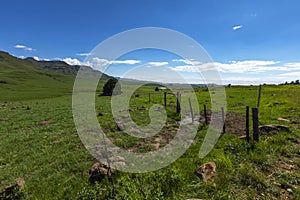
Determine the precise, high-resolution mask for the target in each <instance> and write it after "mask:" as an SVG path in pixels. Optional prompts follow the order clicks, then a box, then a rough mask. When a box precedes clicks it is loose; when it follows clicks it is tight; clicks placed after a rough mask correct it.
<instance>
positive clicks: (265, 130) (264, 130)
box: [258, 124, 290, 135]
mask: <svg viewBox="0 0 300 200" xmlns="http://www.w3.org/2000/svg"><path fill="white" fill-rule="evenodd" d="M258 129H259V132H260V134H261V135H268V134H276V133H278V132H281V131H285V132H289V131H290V129H289V127H288V126H284V125H279V124H270V125H262V126H259V127H258Z"/></svg>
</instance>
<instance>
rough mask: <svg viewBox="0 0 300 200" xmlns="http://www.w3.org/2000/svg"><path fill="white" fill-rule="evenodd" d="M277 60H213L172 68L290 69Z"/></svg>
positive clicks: (197, 70)
mask: <svg viewBox="0 0 300 200" xmlns="http://www.w3.org/2000/svg"><path fill="white" fill-rule="evenodd" d="M278 63H279V62H276V61H261V60H246V61H231V62H229V63H220V62H211V63H205V64H200V65H182V66H176V67H171V69H172V70H175V71H182V72H200V71H208V70H217V71H219V72H223V73H252V74H256V73H261V72H269V71H288V70H290V67H288V66H284V65H283V66H277V65H276V64H278Z"/></svg>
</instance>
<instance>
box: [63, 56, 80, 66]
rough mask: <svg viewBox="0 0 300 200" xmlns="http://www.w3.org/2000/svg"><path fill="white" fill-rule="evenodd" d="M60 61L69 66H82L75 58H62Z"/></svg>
mask: <svg viewBox="0 0 300 200" xmlns="http://www.w3.org/2000/svg"><path fill="white" fill-rule="evenodd" d="M62 61H64V62H66V63H67V64H69V65H82V63H83V62H81V61H80V60H78V59H76V58H64V59H62Z"/></svg>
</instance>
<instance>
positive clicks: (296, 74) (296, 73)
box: [280, 71, 300, 78]
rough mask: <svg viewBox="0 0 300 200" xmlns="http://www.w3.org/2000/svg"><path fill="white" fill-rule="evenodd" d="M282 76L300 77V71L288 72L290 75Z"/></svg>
mask: <svg viewBox="0 0 300 200" xmlns="http://www.w3.org/2000/svg"><path fill="white" fill-rule="evenodd" d="M280 76H285V77H298V78H299V77H300V71H299V72H288V73H283V74H280Z"/></svg>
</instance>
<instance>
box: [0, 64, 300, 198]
mask: <svg viewBox="0 0 300 200" xmlns="http://www.w3.org/2000/svg"><path fill="white" fill-rule="evenodd" d="M2 59H3V58H2ZM0 60H1V59H0ZM9 63H10V64H9V65H7V64H6V65H5V69H4V70H3V69H2V68H3V63H0V65H1V64H2V65H1V68H0V69H1V74H0V77H1V78H0V80H2V79H4V78H5V81H7V82H8V83H11V84H7V85H0V92H1V97H0V98H1V101H8V106H3V107H1V108H0V152H1V157H0V187H1V188H2V187H3V186H5V185H7V184H9V183H11V182H12V180H14V179H15V178H17V177H22V178H24V179H25V181H26V187H25V191H24V193H25V194H24V195H25V199H76V198H78V197H82V198H83V197H86V198H87V199H89V198H90V199H92V197H97V198H99V199H108V198H109V196H111V195H110V193H111V191H112V188H111V185H110V183H109V182H108V181H107V180H104V181H103V182H101V183H100V185H96V186H92V185H89V184H88V182H87V180H88V169H89V167H90V166H91V165H92V163H93V158H92V156H91V155H90V154H89V153H88V152H87V150H85V148H84V147H83V146H82V144H81V142H80V139H79V137H78V135H77V133H76V130H75V127H74V123H73V120H72V110H71V96H70V95H69V94H70V92H68V91H70V90H69V89H70V88H71V86H70V84H68V80H67V79H65V77H63V81H66V82H64V83H66V84H64V83H61V82H55V81H54V80H55V79H53V78H51V77H49V76H47V75H44V74H43V73H42V74H40V73H39V72H40V70H39V69H38V68H35V67H33V66H27V65H26V64H25V63H23V62H21V61H20V60H9ZM15 66H22V70H21V69H20V68H18V69H16V68H14V67H15ZM28 69H30V70H32V71H31V73H28V74H27V75H26V76H25V75H24V74H26V73H27V72H28ZM14 72H18V73H14ZM43 72H44V71H43ZM3 74H5V76H2V75H3ZM49 74H50V75H54V73H53V72H49ZM56 75H57V74H55V78H58V79H59V76H56ZM28 77H29V78H28ZM47 77H49V78H47ZM71 80H72V79H71ZM71 80H70V82H71ZM59 83H61V84H59ZM32 84H33V85H36V87H32ZM28 86H30V88H28ZM45 88H46V91H47V92H45ZM152 89H153V88H152V87H151V88H150V87H146V88H142V89H141V90H140V91H139V92H138V94H139V96H138V97H136V98H134V99H133V100H132V102H131V107H132V110H133V111H132V113H131V114H132V117H133V119H135V120H136V121H137V122H138V123H140V124H147V123H148V122H149V121H148V120H147V117H146V116H147V111H146V110H140V109H138V108H140V107H141V106H145V107H149V106H151V104H148V93H149V91H150V92H151V90H152ZM226 90H227V91H226V92H227V101H228V109H229V111H233V112H238V113H242V112H244V106H245V105H249V106H251V107H254V106H255V103H256V96H257V87H254V86H253V87H231V88H227V89H226ZM49 91H50V92H49ZM66 91H67V92H66ZM62 94H66V95H64V96H60V95H62ZM154 94H155V95H154ZM197 94H198V97H199V102H200V104H202V103H206V104H208V106H209V102H210V101H209V96H208V93H207V92H206V91H204V90H203V89H202V88H200V89H199V90H198V92H197ZM55 96H57V97H55ZM161 96H162V93H153V96H152V101H156V102H157V103H160V102H161V101H162V99H161ZM50 97H51V98H50ZM299 97H300V88H299V86H280V87H277V86H265V87H263V95H262V101H261V108H260V123H262V124H266V123H283V124H287V125H289V127H290V128H291V130H292V133H279V134H277V135H274V136H271V137H269V136H268V137H267V136H263V137H261V140H260V142H259V143H258V144H257V145H256V148H255V149H254V150H249V145H248V144H247V143H246V142H245V141H243V140H240V139H239V138H238V137H236V136H234V135H231V134H225V135H224V136H223V137H222V138H221V139H220V140H219V142H218V144H217V145H216V146H215V148H214V150H213V151H212V152H211V153H210V154H209V155H208V156H207V157H206V158H204V159H202V160H201V159H199V158H198V151H199V149H200V146H201V141H202V140H203V137H204V135H205V130H206V128H207V127H206V126H200V127H199V131H198V134H197V137H196V138H195V143H194V144H193V145H192V146H191V147H190V148H189V149H188V151H187V152H186V153H185V154H184V155H183V156H182V157H181V158H179V159H178V160H177V161H176V162H175V163H173V164H172V165H170V166H168V167H166V168H164V169H161V170H159V171H156V172H151V173H146V174H127V173H122V172H117V174H116V175H115V176H114V181H115V192H114V198H115V199H187V198H202V199H255V198H260V199H264V198H266V199H280V198H281V199H284V198H285V197H288V198H290V199H299V198H300V190H299V184H300V183H299V180H300V174H299V169H300V159H299V158H300V152H299V143H300V141H299V136H300V131H299V122H300V121H299V118H300V117H299V116H300V110H299V99H300V98H299ZM12 99H14V101H12ZM26 99H27V100H26ZM96 100H97V101H96V102H97V104H96V110H97V111H101V112H103V113H104V116H102V117H99V121H100V123H101V125H102V126H103V127H104V129H105V130H106V131H107V132H108V135H109V136H110V137H118V138H119V140H118V141H117V143H118V145H120V146H122V147H124V148H133V147H135V145H136V144H138V143H139V142H140V141H139V140H137V139H136V138H132V137H127V136H126V135H122V133H120V132H119V131H118V130H117V128H116V126H115V123H114V122H113V121H112V116H111V114H110V108H109V98H108V97H97V99H96ZM275 101H277V102H279V104H274V102H275ZM174 103H175V99H174V98H173V99H169V100H168V104H174ZM27 106H29V107H30V109H29V110H27ZM13 107H16V109H13V110H12V109H11V108H13ZM168 114H169V117H170V118H169V119H168V122H169V123H168V124H169V125H168V126H166V127H165V130H166V132H172V130H174V128H176V126H175V125H174V124H173V123H174V120H173V119H172V118H173V117H176V114H175V113H174V112H173V111H172V109H169V111H168ZM138 116H145V117H142V118H141V117H138ZM277 117H284V118H288V119H289V120H290V122H289V123H287V122H278V121H276V118H277ZM141 119H143V120H141ZM116 135H117V136H116ZM145 144H147V143H145ZM162 145H163V144H162ZM151 148H152V146H151V145H147V148H144V149H143V148H140V149H139V150H140V151H148V150H150V149H151ZM207 161H215V162H216V163H217V168H218V177H217V179H216V181H215V184H205V183H203V182H202V181H200V180H199V179H198V178H197V177H196V176H195V175H194V174H193V171H194V169H196V168H197V167H198V166H199V165H200V164H202V163H204V162H207ZM289 188H291V189H292V191H293V192H292V193H289V192H288V189H289ZM88 197H89V198H88Z"/></svg>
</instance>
